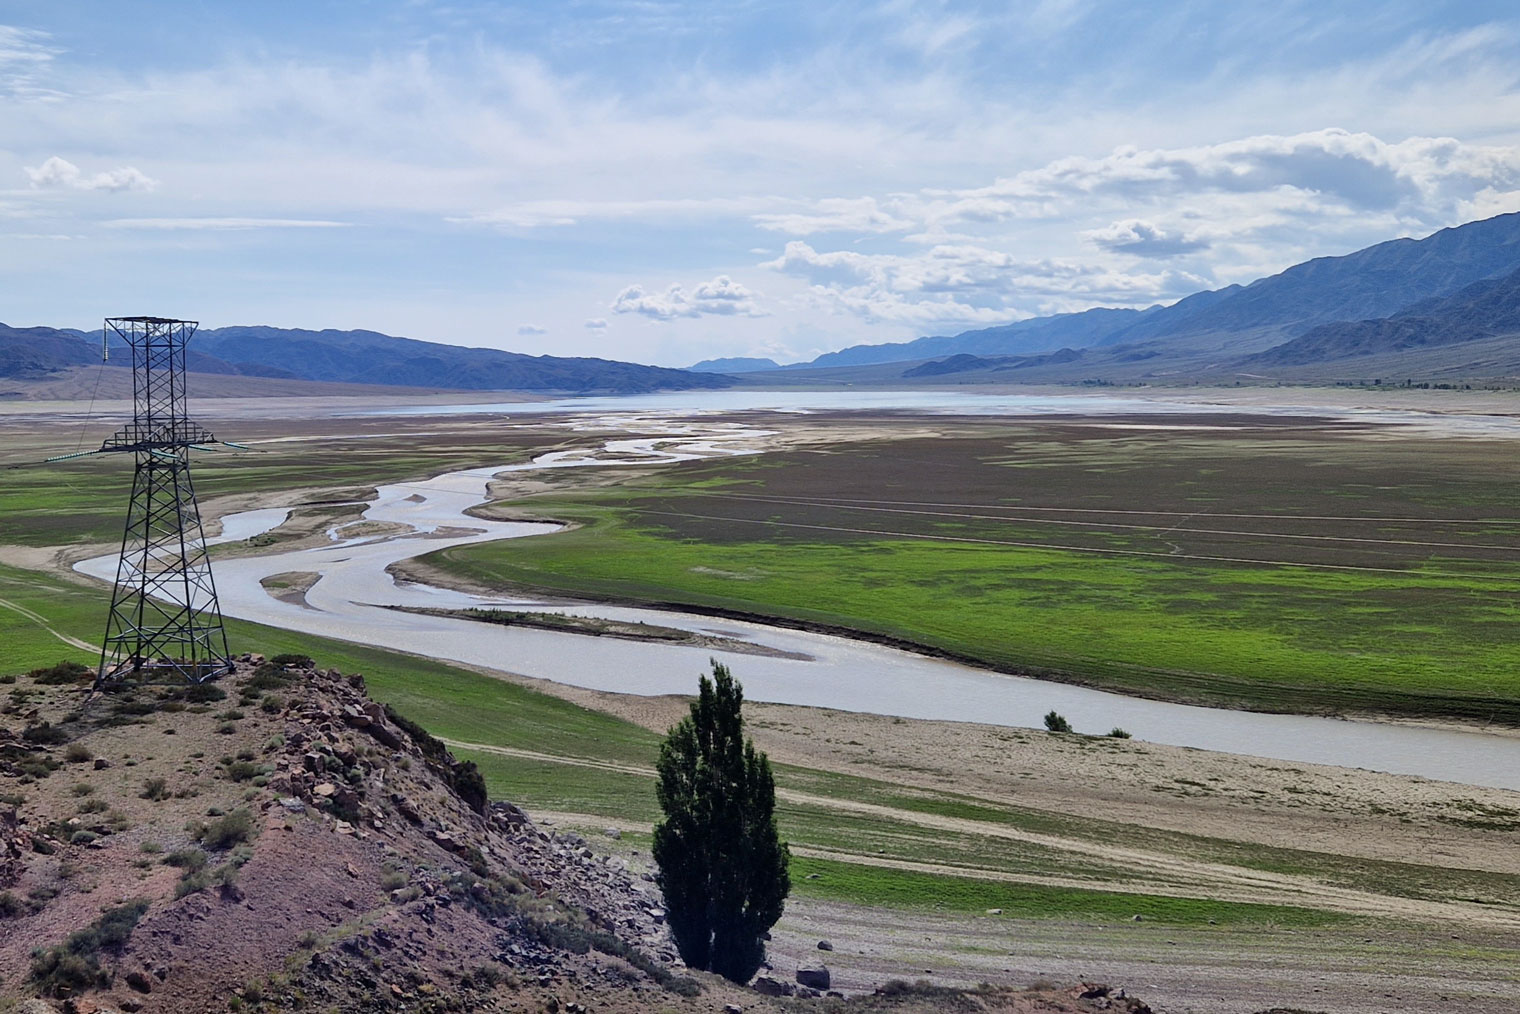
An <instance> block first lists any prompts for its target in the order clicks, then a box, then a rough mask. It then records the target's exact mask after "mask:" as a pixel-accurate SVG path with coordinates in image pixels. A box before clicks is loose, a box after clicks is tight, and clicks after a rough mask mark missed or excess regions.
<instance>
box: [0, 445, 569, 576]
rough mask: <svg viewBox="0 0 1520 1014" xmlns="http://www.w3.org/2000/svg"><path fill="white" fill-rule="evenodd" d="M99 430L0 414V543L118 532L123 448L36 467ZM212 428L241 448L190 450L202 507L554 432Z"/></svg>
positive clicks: (55, 541) (320, 485)
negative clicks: (240, 445) (236, 497)
mask: <svg viewBox="0 0 1520 1014" xmlns="http://www.w3.org/2000/svg"><path fill="white" fill-rule="evenodd" d="M111 428H112V427H111V424H110V423H102V422H100V421H99V420H97V421H95V422H93V423H88V424H86V423H60V424H56V425H45V424H41V423H39V422H38V421H37V420H34V419H30V418H25V417H21V418H18V417H6V416H0V544H4V543H10V544H14V545H22V546H60V545H66V544H69V543H78V542H99V541H103V540H104V541H110V540H118V539H120V538H121V522H122V517H123V515H124V513H125V510H126V504H127V498H128V497H129V496H130V494H131V490H132V461H131V455H127V454H103V455H99V456H97V457H89V458H78V459H75V460H73V461H63V462H55V463H53V464H41V462H42V461H43V459H45V458H48V457H52V456H54V455H57V454H67V453H72V452H73V451H74V450H75V449H76V448H82V449H83V450H89V449H91V448H92V447H99V446H100V441H101V439H103V438H104V437H105V436H107V435H109V434H110V432H111ZM214 429H215V430H216V431H217V435H218V436H224V437H226V438H227V439H229V440H234V441H237V442H238V443H242V444H246V445H249V446H250V447H251V448H252V449H251V450H248V451H221V452H205V453H201V452H197V453H196V454H195V455H194V463H193V466H192V475H193V480H194V482H195V491H196V495H197V497H198V499H199V500H200V501H201V503H202V504H206V503H208V502H211V501H216V500H219V499H223V498H227V497H233V496H249V495H263V496H266V497H267V496H273V495H276V494H280V493H284V492H287V491H291V490H307V491H328V492H329V493H333V494H342V493H352V492H355V491H364V490H366V489H372V488H373V487H374V486H375V484H376V483H383V482H394V481H398V480H401V479H423V478H427V477H430V476H434V475H440V474H442V473H444V472H448V471H452V470H455V469H460V468H475V467H479V466H481V465H489V464H510V463H511V462H513V461H520V460H524V459H525V458H526V457H527V456H529V455H530V454H531V453H533V452H535V451H537V450H540V449H548V448H550V447H553V446H557V445H559V444H560V443H562V442H564V441H565V438H566V434H565V432H564V431H563V430H562V429H559V428H556V427H553V426H537V425H531V424H503V425H498V426H492V427H482V426H480V425H478V423H474V422H471V421H464V420H459V419H449V418H444V419H437V418H425V419H408V418H401V419H397V418H391V417H380V418H351V419H330V420H328V419H324V420H319V421H313V420H309V419H274V420H248V421H246V422H241V421H240V422H232V421H220V420H219V421H218V423H217V425H216V426H215V427H214Z"/></svg>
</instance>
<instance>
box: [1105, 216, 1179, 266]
mask: <svg viewBox="0 0 1520 1014" xmlns="http://www.w3.org/2000/svg"><path fill="white" fill-rule="evenodd" d="M1086 236H1087V238H1088V239H1090V240H1092V241H1093V242H1094V243H1096V244H1098V246H1100V247H1102V248H1103V249H1105V250H1112V251H1114V252H1115V253H1127V254H1133V255H1135V256H1136V257H1177V256H1179V255H1181V254H1187V253H1194V252H1196V251H1199V250H1207V249H1208V247H1209V241H1208V240H1206V239H1201V238H1198V237H1196V236H1189V235H1187V234H1185V233H1182V232H1169V231H1167V230H1166V229H1163V228H1161V227H1160V226H1158V225H1154V224H1152V223H1150V222H1144V221H1141V220H1140V219H1138V218H1131V219H1129V220H1127V221H1123V222H1115V223H1113V224H1112V225H1107V226H1104V227H1103V228H1101V229H1091V230H1089V231H1088V232H1087V233H1086Z"/></svg>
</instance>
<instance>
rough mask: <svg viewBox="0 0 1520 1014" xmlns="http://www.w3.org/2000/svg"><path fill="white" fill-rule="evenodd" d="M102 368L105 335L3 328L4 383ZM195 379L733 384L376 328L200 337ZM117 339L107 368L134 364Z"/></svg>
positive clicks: (606, 387) (625, 389)
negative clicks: (199, 375)
mask: <svg viewBox="0 0 1520 1014" xmlns="http://www.w3.org/2000/svg"><path fill="white" fill-rule="evenodd" d="M99 362H100V332H99V331H95V332H93V333H85V332H80V331H65V330H60V329H57V328H47V327H34V328H10V327H6V326H4V325H0V377H16V378H18V379H36V378H40V377H46V376H51V375H54V374H57V373H59V372H61V371H63V370H67V369H69V368H71V367H76V366H88V365H93V364H95V363H99ZM185 362H186V366H187V367H188V368H189V370H190V371H191V372H195V373H217V374H229V375H242V376H254V377H273V378H282V379H300V380H317V381H327V382H332V383H348V384H380V385H387V386H403V387H412V388H421V387H427V388H447V389H453V390H466V391H508V390H518V391H573V392H584V391H612V392H617V393H620V394H631V393H638V392H642V391H656V390H662V389H667V390H669V389H675V390H686V389H691V388H718V387H727V386H729V385H730V384H732V383H733V381H732V380H730V379H729V378H727V377H723V376H718V375H716V374H711V373H693V372H690V371H687V370H672V369H665V368H662V367H656V366H640V365H637V364H635V363H623V362H617V361H614V360H608V359H570V358H563V357H558V356H525V355H520V354H518V353H515V352H503V351H499V350H497V349H469V348H461V347H459V346H457V345H442V344H438V343H435V342H424V341H415V340H413V339H410V338H392V337H391V336H389V335H383V334H379V333H377V332H374V331H302V330H290V329H285V328H274V327H225V328H212V329H207V330H202V331H200V332H198V333H197V334H196V335H195V337H194V338H193V339H192V340H191V345H190V348H189V349H188V350H187V352H186V357H185ZM130 364H131V356H130V354H129V350H128V348H127V346H126V345H125V344H122V343H121V342H119V341H118V340H115V339H114V337H113V340H112V342H111V365H113V366H129V365H130Z"/></svg>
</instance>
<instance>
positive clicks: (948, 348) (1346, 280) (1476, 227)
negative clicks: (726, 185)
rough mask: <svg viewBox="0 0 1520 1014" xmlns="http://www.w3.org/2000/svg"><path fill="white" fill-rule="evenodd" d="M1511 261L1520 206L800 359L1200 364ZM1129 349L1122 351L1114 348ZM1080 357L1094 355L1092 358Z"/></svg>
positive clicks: (1464, 280) (825, 362)
mask: <svg viewBox="0 0 1520 1014" xmlns="http://www.w3.org/2000/svg"><path fill="white" fill-rule="evenodd" d="M1517 268H1520V213H1517V214H1509V215H1499V216H1497V217H1494V218H1489V219H1485V220H1483V221H1479V222H1470V223H1468V224H1466V225H1461V226H1457V227H1455V228H1451V229H1442V230H1440V231H1439V232H1436V233H1434V234H1432V235H1430V236H1427V237H1425V238H1423V239H1396V240H1390V241H1388V242H1386V243H1379V244H1377V245H1375V246H1370V247H1367V248H1365V249H1363V250H1358V251H1356V252H1355V253H1351V254H1346V255H1345V256H1341V257H1319V258H1315V259H1314V260H1310V261H1305V262H1304V263H1302V264H1296V265H1294V266H1292V267H1290V268H1288V269H1287V270H1285V271H1281V272H1279V273H1278V274H1275V275H1272V276H1270V277H1268V278H1262V279H1258V280H1257V281H1255V282H1252V283H1251V284H1250V285H1246V286H1239V285H1231V286H1227V287H1225V288H1222V289H1214V290H1209V291H1206V292H1198V293H1195V294H1193V295H1191V296H1188V297H1187V298H1185V299H1182V300H1179V301H1178V302H1176V303H1174V304H1172V305H1171V306H1167V307H1151V308H1150V309H1148V310H1143V311H1136V310H1116V309H1107V308H1101V307H1100V308H1095V309H1092V310H1087V311H1084V312H1082V313H1074V314H1063V315H1060V316H1055V317H1038V318H1034V319H1031V320H1023V321H1019V322H1017V323H1015V324H1008V325H1004V326H1001V327H995V328H986V329H982V330H979V331H967V332H964V333H962V334H958V335H955V336H953V337H931V338H919V339H917V340H916V341H911V342H902V343H897V344H887V345H857V346H854V347H852V348H848V349H844V350H842V351H840V352H832V353H828V354H826V355H822V356H819V357H818V358H817V359H815V360H814V361H813V362H812V364H810V365H811V366H813V367H842V366H862V365H869V364H873V363H886V362H905V361H921V360H926V359H938V358H943V357H946V356H954V355H975V356H996V355H1031V354H1037V353H1041V352H1050V351H1054V350H1057V349H1060V348H1063V347H1064V348H1073V349H1083V348H1094V349H1103V348H1115V347H1118V346H1132V345H1145V346H1146V349H1145V350H1144V352H1143V354H1142V356H1143V358H1145V359H1154V360H1157V362H1156V364H1155V367H1156V368H1157V369H1163V368H1164V369H1168V370H1170V371H1172V373H1173V374H1174V375H1175V374H1183V373H1189V372H1192V371H1196V370H1200V369H1208V368H1211V367H1212V366H1215V365H1217V364H1218V362H1220V361H1221V360H1222V359H1223V358H1224V357H1231V356H1232V354H1233V356H1239V355H1241V354H1244V353H1250V352H1255V351H1258V350H1262V349H1266V348H1269V347H1271V346H1273V345H1276V344H1278V343H1280V342H1282V341H1283V340H1284V339H1287V338H1293V337H1296V336H1298V335H1300V334H1303V333H1304V332H1305V331H1307V330H1308V329H1310V328H1312V327H1315V326H1316V325H1319V324H1328V323H1331V322H1336V321H1345V320H1359V319H1366V318H1383V317H1389V316H1391V315H1393V314H1396V313H1398V312H1400V311H1401V310H1404V309H1406V308H1408V307H1410V306H1411V305H1412V304H1415V303H1419V302H1421V301H1424V300H1429V299H1440V298H1444V297H1446V296H1448V295H1451V294H1452V293H1454V292H1456V291H1458V290H1459V289H1462V288H1464V287H1465V286H1468V285H1471V284H1473V283H1474V282H1477V281H1480V280H1483V279H1486V278H1492V277H1494V276H1497V275H1504V274H1508V273H1509V272H1511V271H1514V270H1516V269H1517ZM1134 361H1136V354H1135V353H1132V352H1125V353H1121V354H1120V358H1119V359H1118V360H1116V362H1134ZM1090 362H1091V363H1092V365H1094V366H1102V365H1104V364H1103V361H1102V360H1101V359H1092V360H1090ZM1052 379H1054V378H1052Z"/></svg>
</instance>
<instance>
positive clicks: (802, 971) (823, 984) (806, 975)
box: [797, 965, 829, 989]
mask: <svg viewBox="0 0 1520 1014" xmlns="http://www.w3.org/2000/svg"><path fill="white" fill-rule="evenodd" d="M797 981H798V983H800V984H801V985H804V986H806V987H808V988H809V989H828V988H829V970H828V968H827V967H826V966H824V965H819V966H818V967H817V968H799V969H797Z"/></svg>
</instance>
